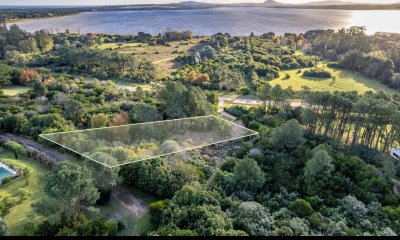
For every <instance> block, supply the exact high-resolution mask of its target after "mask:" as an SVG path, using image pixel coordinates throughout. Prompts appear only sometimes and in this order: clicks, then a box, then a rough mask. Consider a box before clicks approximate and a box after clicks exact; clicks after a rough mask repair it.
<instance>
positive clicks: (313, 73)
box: [303, 68, 332, 78]
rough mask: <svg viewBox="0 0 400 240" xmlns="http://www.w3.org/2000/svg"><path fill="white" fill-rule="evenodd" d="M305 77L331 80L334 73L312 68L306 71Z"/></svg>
mask: <svg viewBox="0 0 400 240" xmlns="http://www.w3.org/2000/svg"><path fill="white" fill-rule="evenodd" d="M303 76H306V77H315V78H331V77H332V73H330V72H328V71H327V70H325V69H322V68H312V69H310V70H307V71H304V73H303Z"/></svg>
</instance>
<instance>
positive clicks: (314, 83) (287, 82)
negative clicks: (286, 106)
mask: <svg viewBox="0 0 400 240" xmlns="http://www.w3.org/2000/svg"><path fill="white" fill-rule="evenodd" d="M320 67H323V68H325V69H327V70H328V71H330V72H331V73H332V75H333V77H332V78H325V79H322V78H312V77H305V76H303V72H304V71H305V70H307V69H302V70H301V73H298V70H285V71H281V73H280V77H279V78H277V79H274V80H272V81H270V84H271V85H272V86H275V85H277V84H279V85H281V86H282V87H283V88H288V87H292V88H293V90H296V91H299V90H302V87H303V86H307V87H309V88H310V89H311V91H320V92H322V91H329V92H335V91H357V92H358V93H360V94H362V93H365V92H367V91H378V90H383V91H386V92H389V93H393V92H394V90H392V89H390V88H388V87H387V86H386V85H384V84H382V83H380V82H378V81H376V80H374V79H370V78H366V77H364V76H362V75H361V74H359V73H355V72H352V71H348V70H342V69H333V68H328V67H327V66H326V64H321V65H320ZM287 73H288V74H289V75H290V78H289V79H286V77H285V75H286V74H287Z"/></svg>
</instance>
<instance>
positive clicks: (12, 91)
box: [0, 86, 30, 96]
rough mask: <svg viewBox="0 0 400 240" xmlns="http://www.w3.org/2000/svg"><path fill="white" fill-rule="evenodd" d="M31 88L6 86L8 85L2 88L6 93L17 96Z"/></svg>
mask: <svg viewBox="0 0 400 240" xmlns="http://www.w3.org/2000/svg"><path fill="white" fill-rule="evenodd" d="M29 89H30V88H29V87H25V86H6V87H3V88H1V89H0V90H2V91H3V92H4V94H5V95H8V96H15V95H18V94H20V93H25V92H27V91H28V90H29Z"/></svg>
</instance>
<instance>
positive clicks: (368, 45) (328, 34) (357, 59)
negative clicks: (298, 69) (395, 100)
mask: <svg viewBox="0 0 400 240" xmlns="http://www.w3.org/2000/svg"><path fill="white" fill-rule="evenodd" d="M305 38H306V39H307V40H308V41H309V42H310V43H311V45H312V47H311V49H310V50H311V52H313V53H316V54H320V55H322V56H323V57H325V58H328V59H330V60H333V61H337V63H336V64H331V66H333V67H339V68H343V69H349V70H352V71H356V72H359V73H362V74H364V75H365V76H367V77H370V78H373V79H376V80H378V81H380V82H382V83H384V84H386V85H388V86H390V87H392V88H394V89H397V90H399V89H400V54H399V52H400V42H399V39H400V35H399V34H390V33H376V34H374V35H372V36H368V35H366V34H365V28H364V27H351V28H348V29H345V28H343V29H340V30H338V31H337V32H334V31H331V30H327V31H322V30H317V31H308V32H307V33H306V34H305Z"/></svg>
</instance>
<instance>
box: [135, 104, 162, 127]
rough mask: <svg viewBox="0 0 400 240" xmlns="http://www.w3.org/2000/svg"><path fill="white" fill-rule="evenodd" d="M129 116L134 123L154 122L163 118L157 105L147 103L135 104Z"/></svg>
mask: <svg viewBox="0 0 400 240" xmlns="http://www.w3.org/2000/svg"><path fill="white" fill-rule="evenodd" d="M129 117H130V119H131V122H133V123H143V122H154V121H159V120H162V116H161V115H160V114H159V113H158V110H157V108H156V107H155V106H152V105H150V104H147V103H138V104H135V105H133V107H132V110H131V111H130V112H129Z"/></svg>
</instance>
